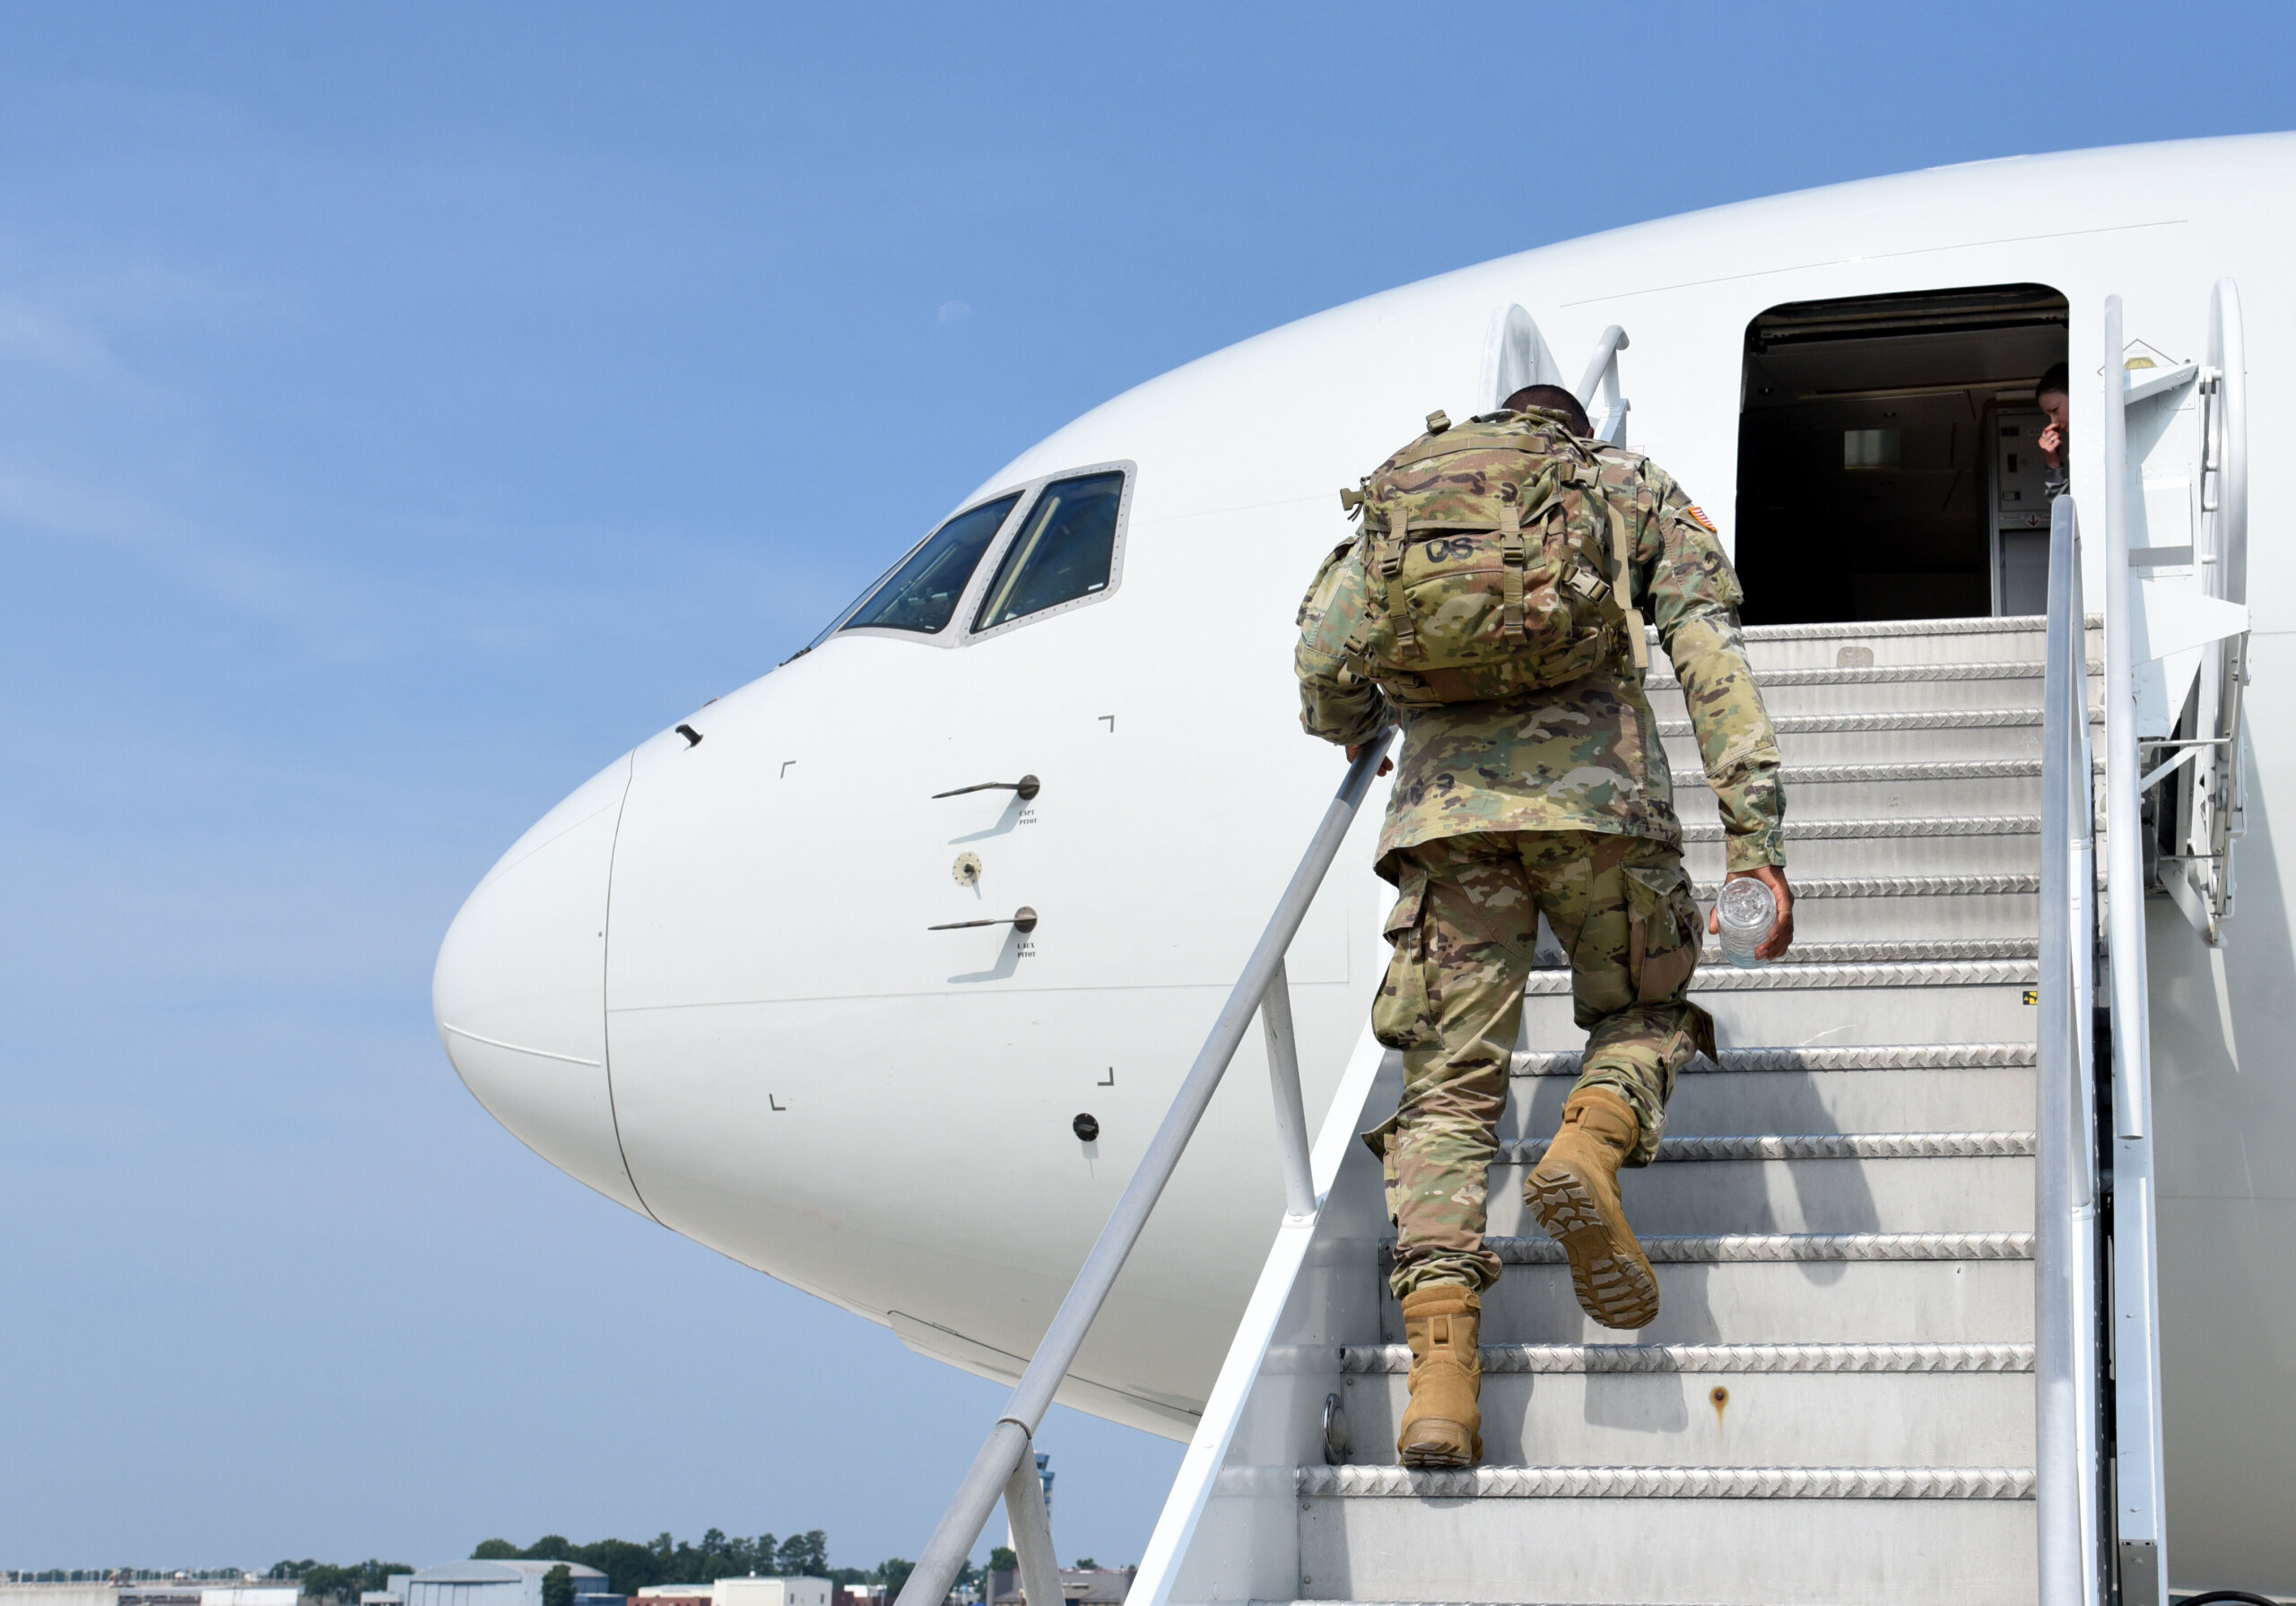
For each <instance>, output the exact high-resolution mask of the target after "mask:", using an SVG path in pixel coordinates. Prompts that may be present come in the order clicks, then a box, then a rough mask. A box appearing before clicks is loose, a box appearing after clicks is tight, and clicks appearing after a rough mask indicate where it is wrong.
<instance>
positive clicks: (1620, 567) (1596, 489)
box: [1587, 473, 1650, 674]
mask: <svg viewBox="0 0 2296 1606" xmlns="http://www.w3.org/2000/svg"><path fill="white" fill-rule="evenodd" d="M1587 478H1588V480H1589V481H1592V482H1595V483H1594V484H1593V485H1592V487H1591V494H1593V495H1595V496H1596V497H1599V498H1601V500H1602V504H1603V512H1604V514H1605V517H1606V518H1607V519H1608V522H1609V524H1610V527H1611V599H1612V601H1613V603H1615V604H1616V606H1617V608H1618V611H1619V614H1620V616H1621V618H1622V620H1623V621H1624V623H1625V628H1626V644H1627V646H1628V647H1631V649H1632V650H1633V653H1634V667H1635V671H1636V673H1640V674H1648V673H1649V672H1650V643H1649V641H1648V638H1647V637H1646V636H1645V634H1644V631H1643V627H1642V610H1641V609H1639V608H1638V607H1636V606H1635V605H1634V554H1633V553H1631V551H1628V550H1627V529H1626V518H1625V517H1624V515H1622V514H1621V513H1620V512H1619V510H1618V502H1617V499H1616V498H1614V497H1611V496H1607V495H1605V494H1604V491H1603V489H1602V486H1601V484H1600V482H1599V480H1598V479H1597V476H1596V475H1595V474H1592V473H1590V474H1588V475H1587Z"/></svg>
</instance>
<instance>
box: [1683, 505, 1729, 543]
mask: <svg viewBox="0 0 2296 1606" xmlns="http://www.w3.org/2000/svg"><path fill="white" fill-rule="evenodd" d="M1683 512H1684V513H1686V514H1688V515H1689V516H1690V521H1691V523H1692V524H1694V525H1697V526H1698V527H1699V528H1700V529H1701V530H1703V531H1705V532H1706V533H1707V534H1709V535H1719V534H1721V533H1722V532H1721V531H1719V530H1718V529H1716V528H1715V527H1714V521H1713V520H1712V519H1710V518H1709V517H1706V509H1705V508H1701V507H1700V506H1699V505H1698V504H1697V503H1696V502H1692V504H1691V505H1690V506H1689V507H1687V508H1683Z"/></svg>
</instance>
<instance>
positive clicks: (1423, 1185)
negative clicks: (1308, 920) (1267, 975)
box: [1296, 386, 1793, 1467]
mask: <svg viewBox="0 0 2296 1606" xmlns="http://www.w3.org/2000/svg"><path fill="white" fill-rule="evenodd" d="M1428 425H1429V428H1428V432H1427V433H1426V434H1425V435H1423V436H1422V437H1420V438H1418V439H1417V440H1415V441H1413V442H1412V443H1411V444H1410V445H1408V446H1406V447H1404V448H1403V449H1402V450H1401V451H1398V452H1397V453H1396V454H1395V455H1394V456H1392V457H1390V458H1388V459H1387V462H1386V463H1385V464H1381V465H1380V467H1379V468H1378V472H1376V473H1373V474H1371V475H1370V476H1369V477H1368V478H1367V479H1365V480H1364V482H1362V488H1361V490H1348V491H1344V492H1343V493H1342V496H1341V499H1342V501H1343V502H1344V504H1345V505H1346V506H1347V507H1348V508H1350V509H1351V511H1352V516H1353V517H1357V518H1359V519H1360V520H1361V528H1360V530H1359V531H1358V532H1357V533H1356V534H1354V535H1353V536H1352V537H1351V538H1350V539H1349V540H1348V541H1346V542H1344V543H1342V544H1341V545H1340V546H1339V547H1338V548H1336V549H1335V551H1333V552H1332V553H1331V554H1330V556H1329V557H1327V558H1326V560H1324V563H1323V566H1322V568H1321V569H1320V570H1319V571H1318V573H1317V575H1316V577H1315V581H1314V583H1313V585H1312V586H1310V588H1309V593H1308V595H1307V598H1306V600H1305V601H1304V602H1303V603H1301V605H1300V614H1299V621H1298V622H1299V625H1300V640H1299V646H1298V650H1297V655H1296V666H1297V670H1298V675H1299V681H1300V700H1301V723H1302V724H1303V725H1305V726H1306V728H1307V730H1308V732H1309V734H1312V735H1315V736H1319V737H1321V738H1323V739H1324V740H1326V741H1327V742H1335V743H1339V744H1341V745H1344V746H1348V745H1360V744H1361V743H1362V742H1367V741H1369V740H1370V738H1371V737H1373V736H1375V735H1377V734H1378V733H1379V732H1381V731H1382V730H1384V729H1386V728H1387V726H1388V725H1391V724H1399V725H1401V726H1402V729H1403V736H1404V742H1403V750H1402V753H1401V755H1400V758H1399V760H1398V765H1399V769H1398V773H1397V775H1396V785H1395V791H1394V794H1393V796H1392V798H1391V800H1390V802H1389V804H1388V809H1387V820H1386V823H1385V826H1384V828H1383V829H1382V832H1381V836H1380V841H1379V859H1378V872H1379V874H1380V875H1382V876H1383V877H1385V878H1386V879H1387V880H1388V881H1392V882H1393V883H1395V885H1396V890H1397V897H1396V905H1395V908H1394V912H1393V913H1392V915H1391V916H1389V918H1388V921H1387V938H1388V941H1389V942H1391V943H1392V944H1393V948H1394V953H1393V958H1392V961H1391V963H1390V965H1389V967H1388V969H1387V976H1386V978H1385V979H1384V981H1383V982H1382V983H1381V985H1380V989H1379V994H1378V999H1377V1001H1376V1002H1375V1003H1374V1005H1373V1010H1372V1025H1373V1029H1374V1030H1375V1031H1376V1033H1377V1034H1378V1038H1379V1040H1380V1041H1381V1042H1382V1043H1384V1044H1386V1045H1387V1046H1389V1047H1392V1048H1396V1049H1399V1050H1401V1051H1402V1054H1403V1058H1404V1092H1403V1097H1402V1099H1401V1101H1400V1104H1399V1106H1398V1107H1397V1109H1396V1113H1395V1115H1394V1116H1393V1117H1392V1118H1390V1119H1389V1120H1387V1122H1386V1123H1384V1124H1381V1125H1380V1126H1378V1127H1377V1128H1375V1129H1374V1130H1373V1131H1371V1132H1370V1133H1366V1134H1365V1137H1366V1141H1367V1142H1370V1144H1371V1146H1372V1148H1373V1150H1374V1152H1376V1153H1378V1155H1379V1157H1380V1159H1381V1161H1382V1162H1383V1164H1384V1166H1385V1168H1386V1176H1387V1206H1388V1212H1389V1214H1390V1215H1391V1216H1393V1218H1394V1219H1395V1222H1396V1258H1395V1270H1394V1274H1393V1278H1392V1288H1393V1289H1394V1292H1395V1294H1396V1297H1397V1298H1399V1299H1400V1300H1401V1301H1402V1302H1403V1313H1404V1318H1405V1334H1406V1336H1407V1337H1408V1339H1409V1340H1410V1343H1411V1349H1412V1370H1411V1403H1410V1406H1409V1408H1408V1409H1407V1410H1406V1411H1405V1415H1404V1420H1403V1430H1402V1434H1401V1436H1400V1438H1399V1440H1398V1443H1397V1449H1398V1451H1399V1452H1400V1454H1401V1455H1402V1458H1403V1461H1404V1463H1405V1464H1406V1465H1409V1466H1420V1467H1460V1466H1469V1465H1473V1464H1474V1463H1475V1462H1477V1461H1478V1460H1479V1459H1480V1458H1481V1455H1482V1438H1481V1413H1480V1411H1479V1408H1478V1403H1477V1401H1478V1395H1479V1391H1480V1385H1481V1369H1480V1365H1479V1362H1478V1359H1477V1350H1476V1345H1477V1341H1478V1338H1479V1331H1480V1326H1481V1315H1482V1303H1481V1296H1482V1293H1483V1290H1484V1289H1488V1288H1489V1287H1490V1286H1491V1285H1492V1283H1494V1282H1495V1281H1496V1280H1498V1277H1499V1272H1500V1263H1499V1259H1498V1257H1497V1256H1496V1255H1495V1254H1492V1253H1491V1251H1490V1250H1489V1249H1488V1248H1486V1247H1485V1246H1484V1244H1483V1229H1484V1224H1485V1204H1486V1200H1487V1195H1488V1190H1489V1182H1488V1176H1487V1172H1488V1168H1489V1167H1490V1166H1491V1164H1492V1159H1493V1158H1494V1156H1495V1154H1496V1150H1497V1128H1498V1123H1499V1119H1500V1115H1501V1113H1502V1112H1503V1110H1504V1108H1505V1104H1506V1098H1507V1087H1508V1076H1509V1065H1510V1060H1511V1058H1512V1055H1513V1051H1514V1047H1515V1042H1516V1037H1517V1034H1518V1030H1519V1028H1520V1025H1521V1020H1522V1012H1523V992H1524V986H1525V984H1526V981H1527V980H1528V978H1529V976H1530V972H1531V970H1532V968H1533V951H1534V949H1535V945H1536V942H1537V940H1538V932H1539V925H1540V917H1541V916H1544V917H1545V923H1546V925H1547V926H1548V927H1549V928H1550V929H1551V930H1552V933H1554V936H1555V938H1556V939H1557V940H1558V941H1559V942H1560V943H1561V947H1562V949H1563V951H1565V953H1567V955H1568V956H1569V959H1570V968H1571V972H1572V985H1571V991H1572V1001H1573V1015H1574V1018H1575V1020H1577V1022H1578V1025H1579V1026H1580V1027H1582V1028H1584V1029H1586V1030H1587V1048H1586V1052H1585V1056H1584V1058H1583V1060H1582V1062H1581V1074H1580V1076H1579V1079H1578V1084H1577V1086H1576V1087H1574V1088H1573V1089H1572V1090H1571V1094H1570V1100H1569V1103H1568V1104H1567V1105H1566V1107H1565V1108H1564V1112H1563V1116H1562V1123H1561V1129H1560V1130H1559V1131H1558V1132H1557V1133H1556V1134H1555V1137H1554V1139H1553V1141H1552V1142H1551V1143H1550V1144H1549V1145H1548V1147H1547V1149H1546V1151H1545V1153H1544V1158H1542V1159H1539V1160H1538V1162H1537V1163H1536V1164H1535V1166H1534V1167H1532V1168H1531V1169H1530V1171H1529V1173H1528V1175H1527V1176H1526V1179H1525V1182H1524V1197H1525V1202H1526V1206H1527V1208H1528V1209H1529V1211H1531V1213H1532V1214H1533V1215H1535V1217H1536V1218H1537V1220H1539V1222H1540V1224H1541V1225H1542V1226H1543V1227H1544V1228H1545V1229H1546V1230H1547V1231H1548V1232H1549V1233H1550V1234H1551V1235H1552V1236H1553V1237H1555V1238H1557V1239H1558V1240H1560V1241H1561V1245H1562V1246H1563V1250H1564V1252H1565V1254H1567V1256H1568V1258H1569V1260H1570V1271H1571V1283H1572V1287H1573V1289H1574V1290H1575V1291H1576V1293H1577V1295H1578V1302H1579V1304H1580V1305H1581V1306H1583V1307H1585V1308H1586V1310H1587V1314H1588V1315H1591V1316H1592V1317H1594V1319H1595V1320H1596V1321H1598V1322H1601V1323H1604V1324H1607V1325H1609V1326H1612V1327H1620V1328H1636V1327H1641V1326H1643V1325H1646V1324H1648V1323H1649V1322H1650V1321H1651V1320H1652V1319H1653V1318H1654V1317H1655V1316H1656V1315H1657V1310H1658V1287H1657V1279H1656V1277H1655V1276H1654V1274H1653V1273H1652V1272H1651V1269H1650V1264H1649V1262H1648V1260H1647V1259H1646V1258H1645V1257H1644V1255H1643V1253H1642V1249H1641V1246H1639V1244H1638V1243H1637V1241H1636V1239H1635V1237H1634V1233H1633V1231H1632V1229H1631V1228H1630V1227H1629V1226H1628V1224H1627V1220H1626V1217H1625V1214H1624V1211H1623V1210H1622V1207H1621V1204H1620V1200H1619V1192H1618V1180H1617V1178H1618V1170H1619V1168H1620V1167H1621V1166H1640V1165H1645V1164H1648V1162H1649V1160H1650V1159H1651V1158H1652V1157H1653V1156H1654V1155H1655V1154H1656V1152H1657V1144H1658V1136H1659V1133H1660V1131H1661V1130H1662V1128H1663V1126H1664V1124H1665V1111H1666V1103H1667V1099H1668V1098H1669V1097H1670V1096H1671V1094H1672V1093H1673V1091H1674V1079H1675V1076H1676V1073H1677V1072H1679V1071H1680V1070H1681V1069H1682V1067H1683V1065H1684V1064H1685V1063H1687V1062H1688V1061H1689V1060H1690V1058H1691V1056H1692V1055H1693V1054H1697V1053H1700V1052H1703V1053H1706V1054H1708V1055H1711V1054H1712V1053H1713V1052H1714V1026H1713V1021H1712V1020H1711V1019H1710V1018H1709V1016H1708V1015H1707V1013H1706V1011H1703V1010H1701V1009H1700V1008H1699V1007H1698V1006H1697V1005H1696V1004H1694V1003H1690V1002H1689V1000H1688V998H1687V996H1686V994H1687V991H1688V988H1689V985H1690V981H1691V977H1692V973H1693V972H1694V971H1695V970H1696V969H1697V967H1698V963H1699V957H1700V946H1701V941H1702V937H1703V935H1704V933H1705V931H1706V930H1707V929H1708V923H1707V922H1706V921H1705V920H1703V919H1701V917H1700V909H1699V907H1698V904H1697V902H1696V900H1695V898H1694V897H1693V893H1692V885H1691V882H1690V880H1689V877H1688V875H1687V874H1686V873H1685V872H1684V870H1683V859H1682V833H1681V829H1680V827H1679V825H1678V823H1677V821H1676V818H1675V814H1674V800H1673V795H1672V787H1671V785H1670V783H1669V778H1668V774H1667V768H1666V760H1665V751H1664V750H1663V749H1662V747H1661V746H1660V744H1659V739H1658V737H1659V732H1658V726H1657V720H1656V719H1655V718H1654V717H1653V716H1652V714H1651V709H1650V704H1649V702H1648V699H1647V698H1646V696H1645V695H1644V691H1643V687H1642V681H1643V675H1644V672H1645V670H1646V669H1647V666H1648V647H1647V646H1646V643H1645V637H1644V625H1643V615H1644V612H1645V611H1646V610H1647V611H1648V614H1649V616H1650V620H1651V622H1652V623H1654V624H1656V625H1657V630H1658V636H1659V638H1660V640H1661V641H1662V642H1663V643H1664V644H1665V648H1666V652H1667V655H1668V656H1669V657H1670V658H1671V659H1672V660H1673V662H1674V670H1675V673H1676V674H1677V676H1678V677H1679V678H1680V681H1681V682H1682V686H1683V693H1684V698H1685V700H1686V701H1687V703H1688V704H1689V708H1690V713H1691V720H1692V728H1693V730H1694V732H1695V734H1696V735H1697V738H1698V742H1699V750H1700V755H1701V757H1702V759H1703V760H1704V764H1705V768H1706V774H1707V779H1708V781H1709V784H1710V785H1711V786H1712V787H1713V789H1714V793H1715V795H1716V797H1717V799H1718V802H1719V804H1720V807H1721V812H1722V818H1723V820H1724V823H1725V828H1726V833H1727V836H1728V843H1729V858H1728V862H1729V871H1730V873H1731V875H1732V876H1733V877H1739V876H1752V877H1755V878H1758V879H1759V880H1761V881H1762V882H1763V883H1764V884H1766V885H1767V886H1768V887H1769V888H1770V890H1771V892H1772V893H1773V895H1774V896H1775V898H1776V899H1777V903H1778V907H1779V917H1778V921H1777V924H1776V925H1775V926H1774V927H1773V928H1772V929H1771V932H1770V936H1769V938H1768V939H1767V941H1766V942H1763V943H1762V944H1761V949H1760V954H1761V958H1762V959H1776V958H1778V957H1779V956H1780V955H1781V954H1783V953H1784V952H1785V951H1786V949H1787V944H1788V943H1790V942H1792V940H1793V897H1792V893H1791V890H1790V889H1789V888H1788V887H1787V881H1786V877H1785V873H1784V864H1785V856H1786V855H1785V843H1784V837H1785V827H1784V818H1785V801H1784V797H1783V795H1782V794H1781V792H1780V790H1779V757H1778V744H1777V740H1776V737H1775V734H1774V733H1773V731H1772V728H1771V725H1770V716H1769V714H1768V712H1767V711H1766V710H1765V709H1764V708H1763V706H1762V699H1761V692H1760V690H1758V689H1757V687H1756V685H1755V683H1754V677H1753V673H1752V670H1751V669H1750V668H1749V667H1748V664H1747V662H1746V656H1745V650H1744V645H1743V643H1742V641H1741V638H1740V635H1739V628H1738V622H1737V605H1738V603H1739V600H1740V596H1739V588H1738V581H1737V577H1736V575H1735V572H1734V571H1733V569H1732V568H1731V565H1730V560H1729V558H1728V557H1727V555H1726V554H1725V552H1724V551H1723V550H1722V545H1721V543H1720V541H1719V539H1718V537H1717V535H1716V534H1715V531H1714V527H1713V525H1712V524H1711V523H1709V521H1708V519H1707V518H1706V516H1705V515H1704V514H1703V513H1702V512H1700V509H1699V508H1697V507H1695V506H1694V505H1692V502H1691V501H1690V499H1689V498H1688V497H1687V496H1685V495H1684V494H1683V491H1682V490H1681V488H1680V487H1678V486H1677V485H1676V484H1675V483H1674V481H1673V479H1672V478H1671V477H1669V476H1668V475H1667V474H1666V473H1665V471H1664V470H1662V469H1660V468H1659V467H1658V466H1657V464H1653V463H1651V462H1650V461H1649V460H1648V458H1645V457H1642V456H1639V455H1637V454H1634V453H1631V452H1628V451H1625V450H1622V449H1620V448H1616V447H1609V446H1605V445H1603V444H1602V443H1600V442H1597V441H1595V440H1592V439H1590V438H1588V437H1589V435H1590V433H1591V431H1590V430H1589V429H1588V427H1587V420H1586V415H1585V413H1584V412H1583V411H1581V410H1580V409H1579V407H1578V402H1577V400H1576V399H1575V398H1574V397H1572V396H1571V395H1570V393H1569V392H1567V391H1561V390H1559V389H1557V388H1555V387H1553V386H1533V387H1529V388H1526V389H1525V390H1522V391H1518V392H1517V393H1515V395H1511V396H1509V398H1508V401H1507V404H1506V407H1505V408H1504V409H1503V410H1501V411H1500V412H1493V413H1488V414H1485V415H1483V417H1480V418H1477V419H1474V420H1473V421H1469V422H1467V423H1465V424H1462V425H1458V426H1456V427H1455V426H1453V425H1452V424H1450V422H1449V421H1448V420H1447V419H1446V418H1444V416H1443V415H1442V414H1441V413H1436V414H1434V415H1432V416H1431V417H1430V419H1429V421H1428Z"/></svg>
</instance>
